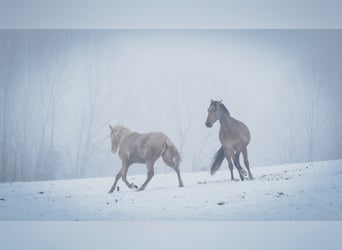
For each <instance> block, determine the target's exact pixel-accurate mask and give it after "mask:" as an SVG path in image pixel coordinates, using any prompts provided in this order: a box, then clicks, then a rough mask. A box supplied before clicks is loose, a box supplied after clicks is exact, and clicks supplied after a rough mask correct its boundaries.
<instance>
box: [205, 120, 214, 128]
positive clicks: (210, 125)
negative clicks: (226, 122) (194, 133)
mask: <svg viewBox="0 0 342 250" xmlns="http://www.w3.org/2000/svg"><path fill="white" fill-rule="evenodd" d="M205 126H207V127H208V128H211V127H212V126H213V124H212V123H211V122H209V121H206V122H205Z"/></svg>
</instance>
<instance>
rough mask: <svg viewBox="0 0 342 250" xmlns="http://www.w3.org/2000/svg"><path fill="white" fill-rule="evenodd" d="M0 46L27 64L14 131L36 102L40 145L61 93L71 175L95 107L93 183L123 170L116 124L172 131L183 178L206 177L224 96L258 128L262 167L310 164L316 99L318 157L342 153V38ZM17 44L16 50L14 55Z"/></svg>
mask: <svg viewBox="0 0 342 250" xmlns="http://www.w3.org/2000/svg"><path fill="white" fill-rule="evenodd" d="M0 37H1V41H0V46H1V47H2V48H5V51H7V52H8V54H9V57H4V58H3V59H1V65H6V64H8V60H9V59H8V58H12V59H13V58H15V59H13V60H14V63H13V65H16V68H15V72H16V73H15V77H14V78H13V80H12V81H13V84H12V85H11V86H12V87H11V88H10V91H11V93H12V95H11V96H12V97H11V105H12V107H13V113H12V114H11V118H10V119H9V122H12V123H18V124H21V125H19V126H22V124H23V122H21V121H20V119H21V118H22V117H23V116H22V114H23V112H24V111H23V108H22V107H23V106H22V105H24V103H26V102H25V101H24V100H26V99H25V98H27V100H28V101H27V103H28V104H29V105H31V106H32V109H31V112H32V115H31V116H30V117H29V118H28V119H29V121H28V122H27V125H26V126H29V128H30V130H31V131H35V132H33V135H32V136H33V137H35V138H32V140H31V143H32V145H36V144H37V143H38V142H39V138H40V135H39V134H40V131H41V125H40V124H41V123H42V121H43V120H44V116H43V115H42V114H44V112H42V111H41V110H40V109H41V108H42V107H44V105H42V104H44V103H46V100H45V101H44V98H46V97H47V96H48V95H47V93H50V92H49V90H51V89H54V88H55V89H57V92H58V101H57V102H56V112H55V118H54V120H51V123H53V124H54V126H52V125H51V124H50V125H47V127H49V126H51V127H55V128H54V130H53V131H54V135H53V139H54V140H53V141H54V148H55V149H56V150H57V151H58V152H60V154H61V155H62V158H63V161H62V162H63V164H62V165H64V167H66V168H69V167H68V166H69V165H72V164H74V163H73V162H74V160H72V159H74V158H75V157H76V155H77V152H78V150H79V148H78V147H79V145H80V141H81V139H80V138H84V136H85V134H84V133H85V132H84V131H85V128H86V127H88V125H89V117H90V116H91V115H90V112H91V107H90V106H91V103H94V105H95V106H94V109H93V111H94V113H95V115H94V117H92V119H93V120H94V122H92V123H91V126H92V128H91V131H90V132H91V133H90V134H91V136H90V140H91V144H94V145H95V144H96V147H94V148H96V149H94V152H92V155H91V159H92V160H90V161H89V162H88V163H87V164H89V169H91V171H90V172H89V174H85V175H97V174H98V175H108V174H112V173H113V172H115V171H116V169H118V168H119V165H120V163H119V161H118V159H117V158H118V157H117V156H113V155H112V154H111V152H110V142H109V139H108V133H109V128H108V124H109V123H110V124H116V123H120V124H123V125H126V126H128V127H129V128H131V129H132V130H134V131H138V132H148V131H163V132H164V133H166V134H167V135H168V136H169V137H170V138H171V140H172V141H174V142H175V144H176V145H177V146H178V147H180V148H181V151H182V156H183V164H182V165H183V169H184V170H186V171H191V170H199V169H205V168H206V167H207V166H208V165H209V163H210V161H211V157H212V155H213V154H214V153H215V151H216V150H217V149H218V148H219V146H220V144H219V140H218V130H219V124H216V125H215V126H214V127H213V128H211V129H208V128H206V127H205V125H204V122H205V120H206V116H207V112H206V110H207V108H208V105H209V103H210V99H223V103H224V104H225V105H226V106H227V108H228V109H229V111H230V113H231V115H232V116H233V117H235V118H237V119H239V120H242V121H243V122H244V123H246V124H247V126H248V127H249V128H250V130H251V136H252V140H251V143H250V146H249V154H250V162H251V167H252V168H253V167H255V166H260V165H271V164H281V163H285V162H299V161H307V160H308V157H309V156H308V152H307V151H308V149H307V144H308V143H307V142H308V140H309V138H308V134H307V128H308V125H307V123H308V119H306V118H303V116H305V114H307V113H308V111H307V110H310V109H311V108H310V107H311V106H312V105H311V106H310V103H312V101H313V100H314V101H315V103H317V105H314V108H315V109H316V110H317V112H315V117H313V120H312V121H313V122H314V123H315V124H314V126H313V127H314V131H315V134H316V136H315V155H314V159H315V160H320V159H330V158H338V157H341V156H342V152H341V149H340V148H341V144H340V142H339V138H340V136H339V134H340V133H337V132H336V130H337V129H338V128H339V126H340V125H341V123H342V121H341V118H340V117H341V111H340V109H339V107H340V106H341V95H342V91H341V90H342V89H341V88H342V84H341V79H342V71H341V67H340V62H341V61H342V50H341V47H340V45H341V44H342V32H341V31H339V30H50V31H49V30H45V31H41V30H13V31H11V30H7V31H6V30H2V31H0ZM6 41H7V42H8V41H15V44H16V46H18V48H19V49H16V50H13V51H16V52H15V55H13V56H11V51H10V50H8V49H6V47H5V45H4V44H6ZM18 51H19V52H18ZM16 58H17V59H16ZM1 84H2V85H4V80H3V79H1ZM317 93H320V94H319V95H318V98H316V96H317ZM28 96H30V97H28ZM20 100H22V101H20ZM47 100H48V99H47ZM47 117H48V116H47ZM14 118H15V119H14ZM82 126H83V127H82ZM82 129H83V132H82ZM336 134H338V135H336ZM290 151H291V152H290ZM32 154H33V155H34V154H37V153H34V152H32ZM32 157H33V156H32ZM33 158H34V157H33ZM32 162H34V161H32ZM32 164H34V163H32ZM159 165H162V164H159ZM159 165H158V168H159ZM224 167H226V166H224ZM133 168H134V169H136V167H133ZM138 168H139V167H138ZM160 170H161V171H164V170H163V167H160ZM144 171H145V169H144Z"/></svg>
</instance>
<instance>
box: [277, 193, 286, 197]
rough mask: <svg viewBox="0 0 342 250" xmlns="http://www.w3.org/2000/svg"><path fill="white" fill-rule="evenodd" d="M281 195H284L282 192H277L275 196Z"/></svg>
mask: <svg viewBox="0 0 342 250" xmlns="http://www.w3.org/2000/svg"><path fill="white" fill-rule="evenodd" d="M283 195H285V194H284V193H283V192H277V194H276V197H280V196H283Z"/></svg>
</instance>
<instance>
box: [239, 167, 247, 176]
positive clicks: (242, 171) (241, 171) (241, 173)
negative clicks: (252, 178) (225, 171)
mask: <svg viewBox="0 0 342 250" xmlns="http://www.w3.org/2000/svg"><path fill="white" fill-rule="evenodd" d="M239 172H240V175H242V176H247V171H246V170H244V169H241V170H240V171H239Z"/></svg>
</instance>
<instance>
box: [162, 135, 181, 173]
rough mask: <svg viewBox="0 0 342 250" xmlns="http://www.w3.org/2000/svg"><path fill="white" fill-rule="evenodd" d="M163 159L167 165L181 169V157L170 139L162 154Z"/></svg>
mask: <svg viewBox="0 0 342 250" xmlns="http://www.w3.org/2000/svg"><path fill="white" fill-rule="evenodd" d="M162 158H163V160H164V162H165V163H166V165H168V166H169V167H172V168H174V169H179V164H180V162H181V156H180V154H179V152H178V150H177V148H176V146H175V145H174V144H173V143H172V141H171V140H170V139H167V140H166V145H165V150H164V152H163V153H162Z"/></svg>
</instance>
